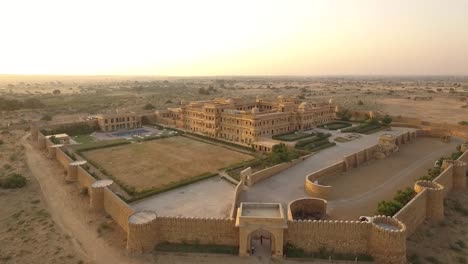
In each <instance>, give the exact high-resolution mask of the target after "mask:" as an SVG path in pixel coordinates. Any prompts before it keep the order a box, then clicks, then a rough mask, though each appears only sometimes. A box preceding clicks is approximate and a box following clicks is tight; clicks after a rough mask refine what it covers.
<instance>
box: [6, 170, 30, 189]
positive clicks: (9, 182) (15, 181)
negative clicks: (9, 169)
mask: <svg viewBox="0 0 468 264" xmlns="http://www.w3.org/2000/svg"><path fill="white" fill-rule="evenodd" d="M25 185H26V178H25V177H24V176H23V175H21V174H18V173H13V174H11V175H10V176H8V177H7V178H6V179H3V180H1V181H0V187H2V188H3V189H17V188H21V187H24V186H25Z"/></svg>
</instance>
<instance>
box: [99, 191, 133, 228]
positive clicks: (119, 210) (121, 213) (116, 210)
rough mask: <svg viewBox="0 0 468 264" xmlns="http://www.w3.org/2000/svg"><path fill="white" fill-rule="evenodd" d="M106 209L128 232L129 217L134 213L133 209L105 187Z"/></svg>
mask: <svg viewBox="0 0 468 264" xmlns="http://www.w3.org/2000/svg"><path fill="white" fill-rule="evenodd" d="M104 211H105V212H106V213H108V214H109V215H110V216H111V217H112V219H114V221H115V222H116V223H117V224H118V225H119V226H120V227H121V228H122V229H123V230H124V231H125V232H128V218H129V217H130V215H131V214H133V209H132V208H131V207H130V206H129V205H128V204H127V203H125V202H124V201H122V199H120V198H119V197H118V196H117V195H115V194H114V193H113V192H112V191H111V190H109V189H108V188H105V189H104Z"/></svg>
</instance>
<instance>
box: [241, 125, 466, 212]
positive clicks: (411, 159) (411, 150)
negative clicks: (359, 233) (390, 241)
mask: <svg viewBox="0 0 468 264" xmlns="http://www.w3.org/2000/svg"><path fill="white" fill-rule="evenodd" d="M408 130H412V129H411V128H400V127H394V128H392V130H391V131H378V132H376V133H373V134H370V135H362V136H361V137H359V138H356V139H354V140H353V141H349V142H345V143H340V142H337V145H336V146H335V147H332V148H328V149H324V150H322V151H320V152H319V153H317V154H315V155H313V156H311V157H309V158H307V159H306V160H305V161H303V162H302V163H299V164H297V165H295V166H294V167H291V168H289V169H287V170H285V171H282V172H280V173H278V174H276V175H274V176H272V177H270V178H268V179H265V180H263V181H261V182H258V183H257V184H255V185H253V186H251V187H249V189H248V190H246V191H245V192H243V193H242V194H241V201H242V202H278V203H281V204H282V205H283V208H287V205H288V203H289V202H291V201H293V200H295V199H299V198H302V197H309V195H308V194H307V193H306V192H305V190H304V181H305V177H306V176H307V175H308V174H310V173H312V172H314V171H317V170H319V169H322V168H325V167H327V166H329V165H332V164H334V163H336V162H338V161H341V160H343V157H344V156H346V155H350V154H352V153H355V152H357V151H360V150H363V149H365V148H367V147H370V146H372V145H374V144H376V143H377V141H378V137H379V136H380V135H382V134H384V133H392V134H395V135H398V134H401V133H404V132H406V131H408ZM315 131H319V132H323V131H324V130H322V129H315ZM331 133H332V137H331V138H335V137H337V136H342V135H343V134H342V133H340V132H338V131H332V132H331ZM460 143H461V140H460V139H457V138H453V139H452V142H451V143H448V144H447V143H443V142H441V141H440V139H436V138H417V139H416V141H414V142H412V143H409V144H405V145H403V146H402V147H401V150H400V152H399V153H396V154H395V155H394V156H391V157H390V158H388V159H384V160H378V161H375V162H374V163H371V164H370V165H368V166H364V167H360V168H357V169H352V170H350V171H348V172H346V174H343V175H338V176H336V177H334V178H331V179H329V181H328V182H327V183H330V184H331V185H332V186H333V185H335V186H336V187H335V188H336V189H335V190H334V191H333V194H332V195H333V196H332V197H331V199H329V200H328V208H329V214H330V218H332V219H356V218H357V217H359V216H360V215H373V214H374V213H375V211H376V209H377V203H378V202H379V201H380V200H382V199H387V198H389V197H392V196H393V195H394V194H395V192H396V191H397V190H398V189H401V188H403V187H407V186H412V184H413V182H414V179H415V178H417V177H419V176H422V175H424V172H426V171H427V169H428V168H429V167H431V166H432V165H433V163H434V160H436V159H438V158H439V157H440V156H444V155H447V154H449V153H452V152H453V149H454V148H455V146H456V145H457V144H460Z"/></svg>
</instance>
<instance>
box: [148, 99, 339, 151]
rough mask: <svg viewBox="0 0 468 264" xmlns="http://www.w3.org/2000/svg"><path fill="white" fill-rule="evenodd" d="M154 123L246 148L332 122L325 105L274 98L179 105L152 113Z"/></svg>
mask: <svg viewBox="0 0 468 264" xmlns="http://www.w3.org/2000/svg"><path fill="white" fill-rule="evenodd" d="M156 118H157V121H158V122H160V123H163V124H166V125H173V126H176V127H179V128H183V129H185V130H189V131H192V132H195V133H200V134H204V135H207V136H210V137H214V138H221V139H224V140H228V141H232V142H236V143H241V144H247V145H250V144H252V143H253V142H255V141H258V140H259V139H260V138H262V137H271V136H273V135H277V134H282V133H287V132H292V131H296V130H307V129H311V128H313V127H315V126H317V125H320V124H324V123H327V122H330V121H332V120H333V119H334V118H335V107H334V106H333V105H332V102H331V101H330V102H329V103H321V104H319V103H308V102H302V101H301V100H300V99H293V98H287V97H283V96H278V98H277V99H276V100H262V99H258V98H257V99H256V100H246V99H241V98H232V99H224V98H220V99H213V100H208V101H196V102H190V103H188V104H185V103H182V104H181V106H180V107H178V108H169V109H167V110H163V111H157V112H156Z"/></svg>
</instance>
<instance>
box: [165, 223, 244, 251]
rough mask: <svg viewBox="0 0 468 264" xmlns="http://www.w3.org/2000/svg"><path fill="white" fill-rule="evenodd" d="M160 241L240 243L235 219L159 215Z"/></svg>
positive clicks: (234, 244) (236, 244) (232, 244)
mask: <svg viewBox="0 0 468 264" xmlns="http://www.w3.org/2000/svg"><path fill="white" fill-rule="evenodd" d="M156 221H157V226H158V230H159V232H158V233H159V237H158V238H157V239H158V240H159V241H160V242H163V241H164V242H170V243H182V242H189V243H190V242H197V243H200V244H219V245H231V246H238V245H239V231H238V228H236V227H235V219H214V218H185V217H158V218H157V219H156Z"/></svg>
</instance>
